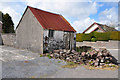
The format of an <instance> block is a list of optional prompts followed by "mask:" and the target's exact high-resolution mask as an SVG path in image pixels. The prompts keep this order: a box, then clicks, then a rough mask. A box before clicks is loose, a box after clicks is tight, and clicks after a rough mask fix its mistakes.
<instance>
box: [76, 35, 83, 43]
mask: <svg viewBox="0 0 120 80" xmlns="http://www.w3.org/2000/svg"><path fill="white" fill-rule="evenodd" d="M82 35H83V34H82V33H78V34H76V41H77V42H82V41H83V40H82Z"/></svg>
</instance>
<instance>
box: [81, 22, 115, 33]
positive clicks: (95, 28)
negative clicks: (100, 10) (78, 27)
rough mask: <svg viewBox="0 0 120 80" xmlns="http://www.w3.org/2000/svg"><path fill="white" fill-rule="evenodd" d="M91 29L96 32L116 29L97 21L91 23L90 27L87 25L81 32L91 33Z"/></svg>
mask: <svg viewBox="0 0 120 80" xmlns="http://www.w3.org/2000/svg"><path fill="white" fill-rule="evenodd" d="M93 31H96V32H108V31H117V30H116V29H115V28H113V27H109V26H107V25H103V24H99V23H96V22H95V23H93V24H92V25H91V26H90V27H88V28H87V29H86V30H85V31H83V33H91V32H93Z"/></svg>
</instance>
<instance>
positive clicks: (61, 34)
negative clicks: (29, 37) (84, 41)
mask: <svg viewBox="0 0 120 80" xmlns="http://www.w3.org/2000/svg"><path fill="white" fill-rule="evenodd" d="M48 34H49V30H44V39H43V46H44V51H45V52H46V51H53V50H56V49H73V48H75V46H74V44H75V40H74V37H75V36H74V35H75V33H73V32H65V31H54V34H53V37H49V36H48Z"/></svg>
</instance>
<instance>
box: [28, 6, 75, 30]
mask: <svg viewBox="0 0 120 80" xmlns="http://www.w3.org/2000/svg"><path fill="white" fill-rule="evenodd" d="M28 8H29V9H30V10H31V12H32V13H33V14H34V16H35V17H36V19H37V20H38V21H39V23H40V24H41V25H42V27H43V28H44V29H50V30H60V31H72V32H76V30H75V29H74V28H73V27H72V26H71V25H70V23H69V22H68V21H67V20H66V19H65V18H64V17H63V16H62V15H60V14H55V13H51V12H47V11H43V10H40V9H37V8H33V7H30V6H28Z"/></svg>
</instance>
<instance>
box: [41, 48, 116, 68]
mask: <svg viewBox="0 0 120 80" xmlns="http://www.w3.org/2000/svg"><path fill="white" fill-rule="evenodd" d="M43 55H44V56H48V55H49V56H50V57H51V58H55V59H61V60H65V61H68V62H74V63H76V64H85V65H90V66H95V67H98V66H105V65H106V64H107V65H111V66H112V65H113V64H116V62H115V61H114V59H113V58H114V57H113V56H112V55H111V54H110V52H109V51H108V50H107V49H105V48H103V49H99V50H95V49H94V48H91V49H89V50H86V51H82V52H77V51H75V50H66V49H60V50H54V51H53V52H50V53H44V54H43Z"/></svg>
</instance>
